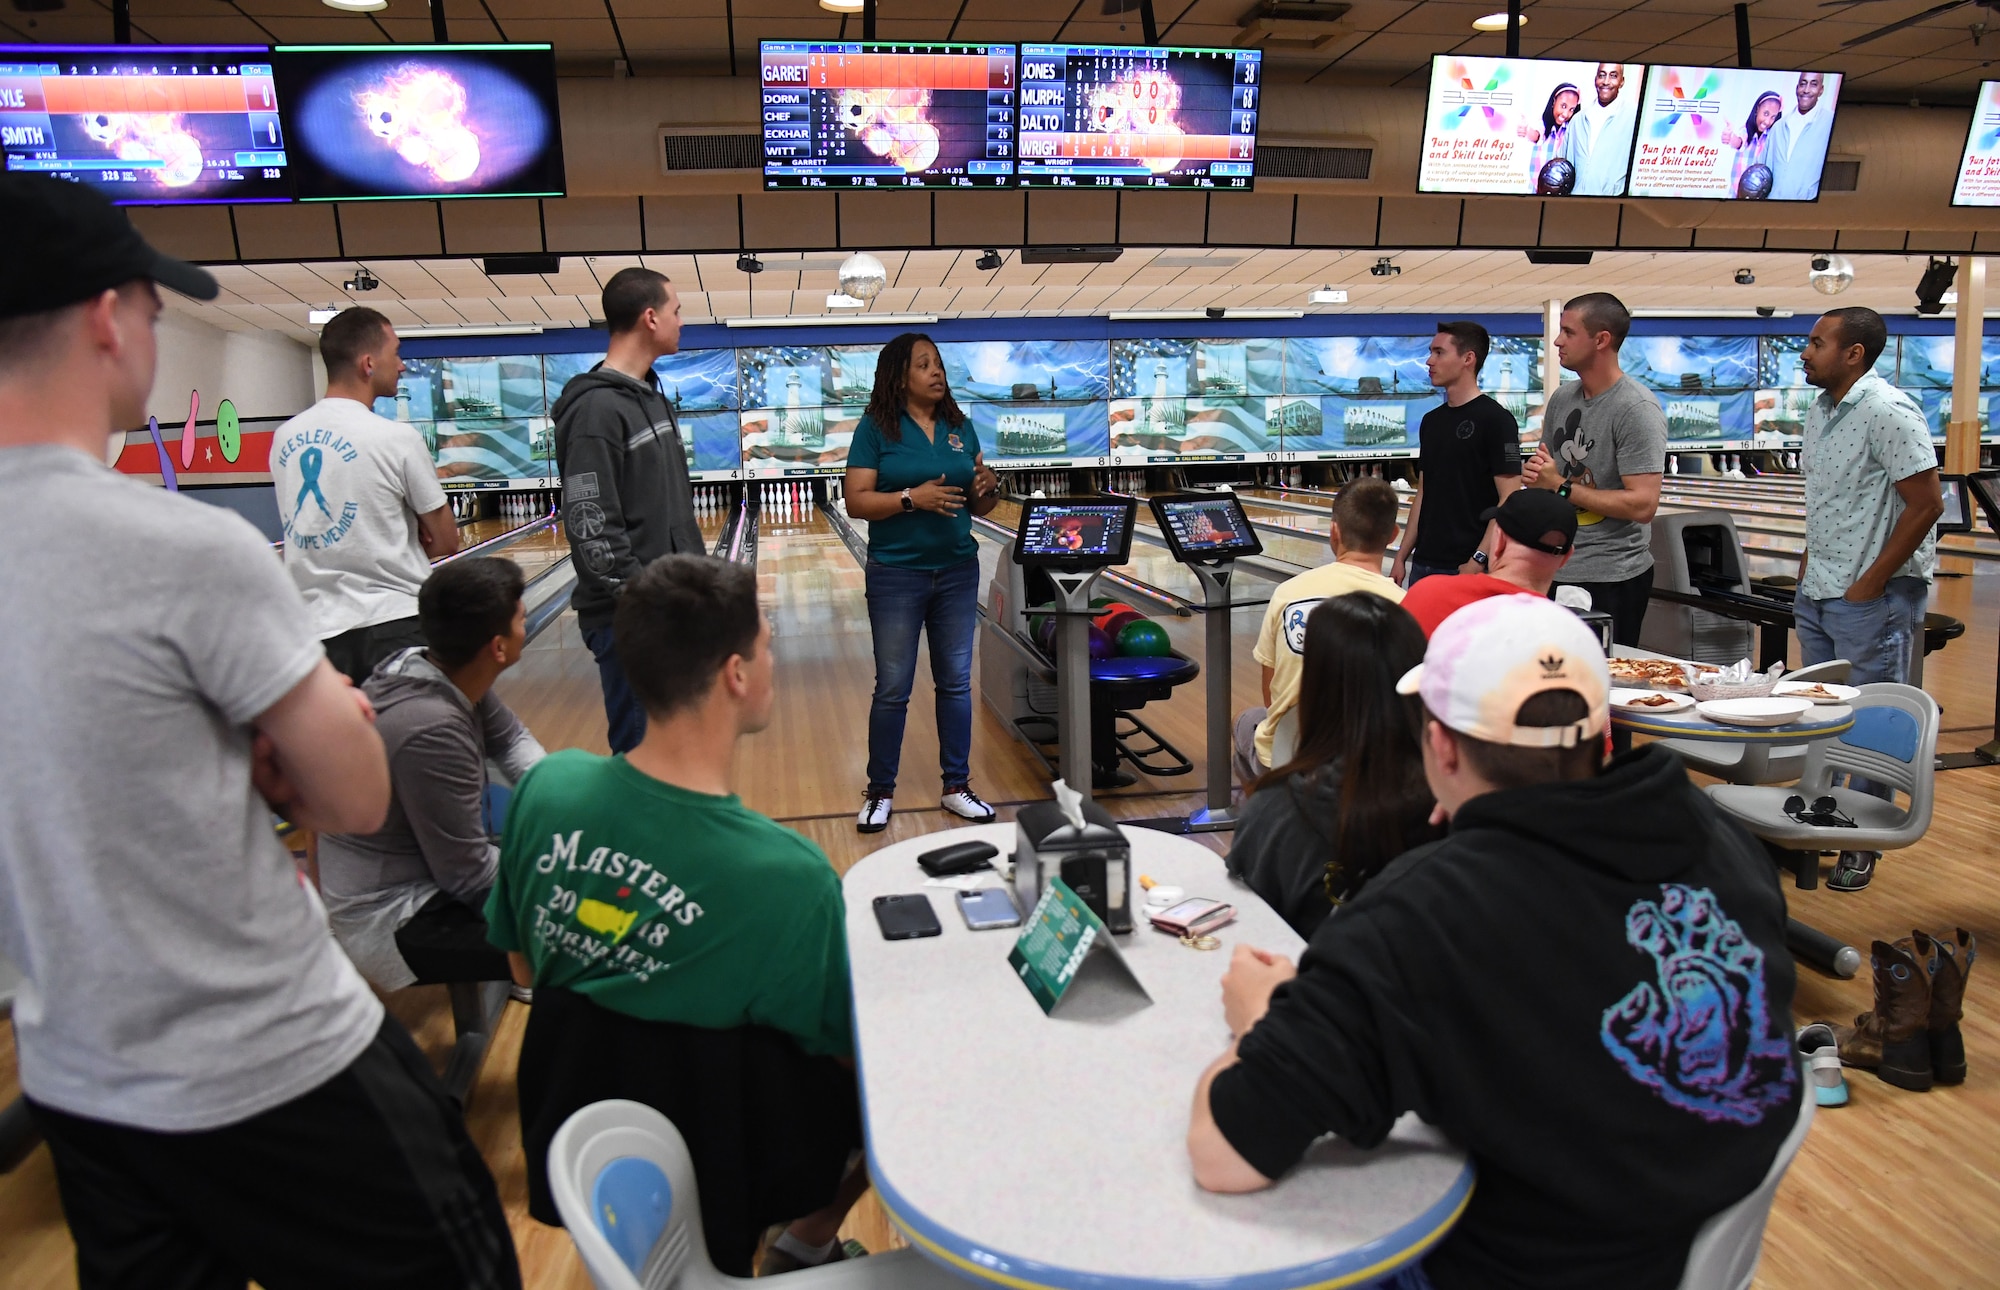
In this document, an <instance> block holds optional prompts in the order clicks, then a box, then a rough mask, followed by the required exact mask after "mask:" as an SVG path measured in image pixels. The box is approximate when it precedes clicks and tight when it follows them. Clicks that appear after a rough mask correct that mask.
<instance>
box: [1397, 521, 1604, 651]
mask: <svg viewBox="0 0 2000 1290" xmlns="http://www.w3.org/2000/svg"><path fill="white" fill-rule="evenodd" d="M1489 520H1490V521H1492V523H1493V527H1492V529H1491V530H1489V531H1491V532H1492V533H1493V535H1494V536H1493V544H1492V545H1493V549H1492V550H1491V551H1490V552H1489V551H1478V552H1474V553H1473V556H1472V558H1473V560H1475V561H1476V562H1478V563H1479V564H1482V565H1484V566H1486V570H1487V571H1486V572H1485V573H1461V574H1457V575H1455V576H1451V577H1444V578H1439V577H1430V578H1425V579H1424V580H1423V581H1421V582H1419V583H1417V584H1416V585H1415V586H1413V587H1411V588H1410V590H1409V593H1408V594H1407V595H1405V596H1404V597H1403V608H1405V609H1407V610H1409V611H1410V616H1411V617H1413V618H1415V619H1416V620H1417V625H1418V626H1420V627H1422V628H1423V629H1424V635H1425V636H1426V637H1429V636H1431V635H1432V634H1433V633H1435V632H1436V631H1437V629H1438V624H1439V623H1442V622H1443V621H1444V620H1445V619H1447V618H1449V617H1451V615H1452V614H1454V613H1456V612H1457V611H1458V610H1460V609H1463V608H1465V606H1467V605H1469V604H1472V603H1473V602H1474V601H1479V600H1484V599H1486V598H1487V597H1488V596H1520V595H1528V596H1541V597H1544V598H1546V597H1547V596H1548V594H1549V588H1550V587H1551V586H1553V585H1555V577H1556V570H1558V569H1560V568H1562V567H1563V566H1564V565H1565V564H1568V563H1569V553H1570V548H1571V547H1573V546H1574V545H1575V544H1576V507H1574V506H1571V505H1570V504H1569V503H1568V502H1566V501H1564V500H1563V499H1562V498H1560V497H1557V496H1556V495H1555V494H1554V493H1549V492H1544V491H1542V490H1541V489H1534V488H1520V489H1516V490H1515V491H1513V492H1512V493H1509V494H1508V495H1507V500H1506V501H1504V502H1502V503H1500V505H1498V506H1489V507H1487V508H1486V509H1485V510H1483V511H1481V512H1480V513H1479V522H1480V523H1481V524H1485V523H1486V522H1487V521H1489Z"/></svg>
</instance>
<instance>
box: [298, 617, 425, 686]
mask: <svg viewBox="0 0 2000 1290" xmlns="http://www.w3.org/2000/svg"><path fill="white" fill-rule="evenodd" d="M320 644H322V645H324V646H326V661H327V662H329V663H331V664H333V666H334V670H336V671H339V672H343V673H345V674H346V675H347V677H348V679H349V680H351V681H353V682H354V683H355V684H356V685H360V684H361V683H362V682H363V681H366V680H367V679H368V674H369V673H370V672H373V671H374V670H375V665H376V664H377V663H380V662H381V661H382V660H383V659H385V658H387V657H389V656H390V655H391V654H398V653H401V652H402V651H403V650H406V649H410V648H412V647H413V646H418V645H426V644H429V642H428V641H426V640H425V639H424V633H423V629H422V628H421V627H419V626H417V620H416V619H415V618H394V619H391V620H390V621H388V622H386V623H376V624H375V625H374V626H372V627H356V628H354V629H353V630H352V631H345V632H342V633H341V634H340V635H338V636H329V637H327V638H326V639H325V640H323V641H321V642H320Z"/></svg>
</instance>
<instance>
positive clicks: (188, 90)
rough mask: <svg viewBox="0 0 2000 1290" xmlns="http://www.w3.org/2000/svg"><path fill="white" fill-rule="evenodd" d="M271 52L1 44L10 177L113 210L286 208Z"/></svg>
mask: <svg viewBox="0 0 2000 1290" xmlns="http://www.w3.org/2000/svg"><path fill="white" fill-rule="evenodd" d="M285 146H286V145H285V131H284V127H283V126H282V125H280V123H279V117H278V98H277V92H276V90H275V89H274V88H273V86H272V82H271V60H270V55H269V53H268V52H267V51H266V50H265V49H264V48H263V47H262V46H258V45H200V46H190V45H146V46H136V45H110V46H105V45H0V153H4V154H5V157H6V167H7V169H8V170H11V171H17V172H18V171H29V172H35V173H40V174H46V175H55V176H57V177H59V178H63V179H69V180H75V181H79V182H82V183H87V184H93V185H96V186H97V187H99V188H100V189H102V190H103V191H104V193H105V194H106V195H107V196H109V197H110V198H111V200H113V201H114V202H117V203H119V204H121V205H132V206H136V205H148V204H162V205H164V204H174V203H202V202H283V201H290V200H291V196H292V185H291V179H290V176H289V174H288V173H287V157H286V152H285Z"/></svg>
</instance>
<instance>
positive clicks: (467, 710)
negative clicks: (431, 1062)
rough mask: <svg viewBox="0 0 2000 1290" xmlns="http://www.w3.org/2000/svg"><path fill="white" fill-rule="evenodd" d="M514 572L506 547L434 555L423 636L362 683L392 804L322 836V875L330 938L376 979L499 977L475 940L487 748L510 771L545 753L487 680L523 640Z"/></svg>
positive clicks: (498, 957) (397, 982) (491, 851)
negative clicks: (486, 553) (364, 827)
mask: <svg viewBox="0 0 2000 1290" xmlns="http://www.w3.org/2000/svg"><path fill="white" fill-rule="evenodd" d="M522 585H523V583H522V578H521V569H520V566H519V565H516V564H515V563H514V562H513V561H511V560H498V559H491V558H475V559H462V560H455V561H452V562H450V563H448V564H446V565H444V566H443V567H441V568H440V569H438V571H437V572H436V573H433V574H432V575H431V576H430V578H429V579H428V580H427V581H425V583H424V586H423V590H422V591H421V592H419V593H418V595H417V619H418V622H419V624H420V625H421V626H422V628H423V632H424V639H425V640H427V641H429V642H430V645H429V647H428V648H421V649H407V650H403V651H402V652H400V653H397V654H393V655H391V656H390V657H388V658H386V659H384V660H382V662H381V664H380V665H378V666H377V667H376V669H375V671H374V673H373V674H372V675H370V676H369V678H368V681H367V683H366V684H365V685H364V686H363V687H362V689H363V690H364V691H365V692H366V693H367V695H368V701H369V702H370V703H372V704H374V705H375V720H376V726H375V728H376V730H377V732H378V733H380V734H381V736H382V742H383V744H384V745H385V746H386V747H387V749H388V753H389V778H390V784H391V788H392V795H391V800H390V803H389V815H388V818H387V819H386V820H384V821H383V824H382V827H381V828H380V829H379V830H377V831H376V832H374V833H370V834H366V835H355V834H329V835H327V836H325V837H322V838H321V839H320V845H319V876H320V889H321V894H322V896H323V898H324V899H325V902H326V909H327V921H328V923H329V924H330V925H331V926H332V928H333V934H334V937H335V939H337V940H338V941H339V942H340V944H341V948H342V949H344V950H346V951H347V956H348V957H349V958H350V959H352V960H353V961H354V966H355V967H357V968H359V969H360V970H361V974H362V975H363V976H365V977H367V978H368V979H369V980H370V981H372V982H374V983H375V985H377V986H379V987H380V988H382V989H384V990H400V989H402V988H403V987H404V986H409V985H428V984H437V983H444V982H451V981H504V980H507V979H508V975H509V974H508V971H507V956H506V955H505V954H503V953H501V952H500V951H499V950H496V949H494V948H493V947H492V946H491V945H490V944H488V943H487V940H486V918H485V915H484V913H483V912H482V911H483V910H484V909H485V906H486V893H487V891H488V890H489V889H490V888H491V887H492V886H493V877H494V874H495V872H496V871H497V868H498V865H499V863H500V851H499V848H498V847H496V846H494V844H493V841H492V839H491V837H490V835H489V833H488V830H487V827H486V821H485V819H484V811H483V807H484V803H485V796H486V767H487V763H488V761H491V762H493V763H494V764H495V765H497V766H498V767H499V769H500V771H501V773H502V774H503V775H504V776H505V777H506V779H507V781H508V782H509V783H511V782H513V781H515V780H518V779H519V778H520V777H521V776H522V775H524V774H526V773H527V770H528V768H529V767H530V766H532V765H534V764H535V763H536V762H537V761H540V760H541V758H542V746H541V744H539V743H537V742H536V741H535V737H534V736H533V735H532V734H529V733H528V730H527V727H525V726H523V725H522V724H521V722H520V719H519V718H517V717H516V716H515V715H514V714H513V713H512V712H510V711H509V710H508V708H507V705H506V704H504V703H502V702H501V701H500V696H499V695H497V694H495V693H494V692H493V683H494V681H496V680H497V679H499V676H500V674H501V673H502V672H504V671H506V670H507V669H508V668H510V667H512V666H513V665H514V664H515V663H517V662H519V661H520V658H521V648H522V646H523V645H524V644H525V642H526V636H527V628H526V614H525V612H524V607H523V605H522V603H521V590H522Z"/></svg>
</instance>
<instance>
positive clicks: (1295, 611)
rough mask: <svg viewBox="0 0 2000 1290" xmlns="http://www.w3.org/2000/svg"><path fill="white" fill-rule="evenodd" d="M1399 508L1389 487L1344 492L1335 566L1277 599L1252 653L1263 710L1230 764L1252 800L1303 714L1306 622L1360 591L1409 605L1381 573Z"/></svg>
mask: <svg viewBox="0 0 2000 1290" xmlns="http://www.w3.org/2000/svg"><path fill="white" fill-rule="evenodd" d="M1397 505H1398V503H1397V500H1396V490H1395V489H1394V488H1391V487H1390V486H1389V484H1388V483H1387V482H1386V481H1384V480H1380V479H1373V478H1370V477H1368V476H1365V475H1364V476H1362V477H1361V478H1360V479H1356V480H1353V481H1351V482H1349V483H1347V484H1345V485H1343V486H1342V488H1341V490H1340V495H1339V496H1337V497H1335V498H1334V499H1333V523H1332V524H1331V525H1329V526H1328V528H1327V534H1326V540H1327V544H1328V545H1329V546H1331V547H1332V548H1333V563H1332V564H1323V565H1321V566H1320V567H1319V568H1317V569H1308V570H1306V571H1305V572H1304V573H1301V574H1299V575H1298V576H1296V577H1293V578H1287V579H1286V580H1285V581H1284V582H1282V583H1280V584H1278V589H1277V590H1276V591H1274V592H1272V593H1271V603H1270V604H1269V605H1266V606H1265V608H1264V626H1263V629H1262V630H1261V631H1259V632H1258V633H1257V647H1256V648H1255V649H1254V650H1252V651H1251V653H1252V655H1254V656H1255V658H1256V659H1257V661H1258V662H1259V663H1261V664H1262V665H1263V667H1264V706H1263V707H1261V708H1246V709H1245V710H1244V711H1243V712H1241V713H1240V714H1238V715H1237V718H1236V739H1235V744H1236V749H1235V755H1234V756H1233V757H1232V758H1231V762H1232V764H1233V766H1234V768H1235V771H1236V780H1237V782H1238V783H1239V784H1241V785H1242V786H1243V789H1244V791H1245V792H1248V791H1249V789H1250V785H1252V784H1254V783H1256V781H1257V780H1258V778H1259V777H1261V776H1263V775H1264V774H1266V773H1268V772H1269V771H1270V769H1271V767H1272V765H1273V764H1274V763H1273V762H1272V759H1271V758H1272V754H1271V736H1272V734H1273V733H1275V732H1276V730H1277V729H1278V722H1279V721H1281V720H1283V719H1284V716H1285V714H1286V713H1288V712H1290V711H1291V710H1292V709H1293V708H1295V707H1297V706H1298V703H1299V673H1300V671H1301V669H1302V667H1303V663H1302V661H1301V660H1303V659H1304V657H1305V649H1306V619H1307V618H1308V617H1310V616H1311V614H1312V611H1313V609H1314V607H1315V606H1317V605H1318V604H1319V602H1320V601H1322V600H1325V599H1326V598H1327V597H1329V596H1344V595H1347V594H1348V593H1350V592H1355V591H1366V592H1371V593H1373V594H1374V595H1377V596H1380V597H1382V599H1384V600H1386V601H1388V602H1389V603H1391V604H1396V603H1397V602H1399V601H1401V600H1402V598H1403V589H1402V588H1401V587H1399V586H1397V585H1396V584H1395V583H1394V582H1393V581H1391V580H1390V579H1389V578H1387V577H1385V576H1384V575H1383V573H1382V559H1383V556H1384V555H1385V554H1387V552H1388V550H1389V544H1390V543H1391V542H1394V541H1395V540H1396V508H1397Z"/></svg>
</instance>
